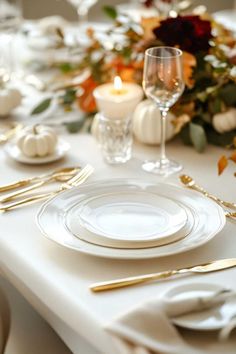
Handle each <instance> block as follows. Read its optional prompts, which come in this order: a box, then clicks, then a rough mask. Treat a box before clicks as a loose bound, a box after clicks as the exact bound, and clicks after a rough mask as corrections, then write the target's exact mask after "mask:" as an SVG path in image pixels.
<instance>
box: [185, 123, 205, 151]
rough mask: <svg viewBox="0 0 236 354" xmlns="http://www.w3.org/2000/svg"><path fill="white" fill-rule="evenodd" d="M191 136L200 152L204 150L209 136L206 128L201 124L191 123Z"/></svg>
mask: <svg viewBox="0 0 236 354" xmlns="http://www.w3.org/2000/svg"><path fill="white" fill-rule="evenodd" d="M189 128H190V131H189V133H190V138H191V141H192V143H193V146H194V147H195V149H196V150H197V151H198V152H203V151H204V150H205V147H206V145H207V138H206V133H205V130H204V129H203V127H202V126H201V125H198V124H194V123H190V125H189Z"/></svg>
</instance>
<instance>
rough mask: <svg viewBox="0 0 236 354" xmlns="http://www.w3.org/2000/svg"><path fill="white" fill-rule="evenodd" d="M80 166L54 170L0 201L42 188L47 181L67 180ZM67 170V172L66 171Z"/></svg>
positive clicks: (6, 200)
mask: <svg viewBox="0 0 236 354" xmlns="http://www.w3.org/2000/svg"><path fill="white" fill-rule="evenodd" d="M79 169H80V168H78V167H74V168H67V169H66V168H65V169H63V171H59V172H54V173H52V174H51V176H49V177H47V178H44V179H43V180H42V181H40V182H38V183H35V184H32V185H30V186H29V187H25V188H21V189H20V190H18V191H17V192H12V193H9V194H7V195H6V196H4V197H2V198H0V203H5V202H9V201H10V200H12V199H14V198H16V197H19V196H21V195H22V194H25V193H28V192H30V191H32V190H34V189H37V188H40V187H42V186H44V185H45V184H47V183H50V182H53V181H58V182H66V181H68V180H69V179H70V178H71V177H73V176H74V175H75V173H76V172H78V171H79ZM66 170H67V172H66Z"/></svg>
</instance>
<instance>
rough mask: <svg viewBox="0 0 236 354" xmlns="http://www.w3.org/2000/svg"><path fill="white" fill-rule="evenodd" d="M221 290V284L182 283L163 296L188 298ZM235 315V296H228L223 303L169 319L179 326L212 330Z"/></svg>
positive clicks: (219, 327)
mask: <svg viewBox="0 0 236 354" xmlns="http://www.w3.org/2000/svg"><path fill="white" fill-rule="evenodd" d="M220 290H222V286H220V285H217V284H209V283H200V284H198V283H192V284H183V285H180V286H176V287H173V288H171V289H170V290H169V291H167V292H166V293H165V298H169V299H173V300H184V299H190V298H197V297H204V296H208V295H209V296H211V295H213V294H215V293H216V292H218V291H220ZM234 315H236V297H235V296H232V297H229V298H228V299H227V300H226V301H225V302H224V303H223V304H220V305H218V306H214V307H211V308H209V309H206V310H203V311H195V312H191V313H188V314H185V315H181V316H178V317H175V318H171V321H172V322H173V323H174V324H175V325H178V326H180V327H183V328H188V329H193V330H198V331H213V330H219V329H221V328H223V327H225V326H226V325H227V324H228V323H229V321H230V320H231V318H232V317H233V316H234Z"/></svg>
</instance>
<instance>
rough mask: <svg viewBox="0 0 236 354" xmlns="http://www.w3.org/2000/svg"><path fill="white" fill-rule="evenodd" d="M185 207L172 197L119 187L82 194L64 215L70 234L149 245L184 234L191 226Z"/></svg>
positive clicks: (116, 243) (111, 242)
mask: <svg viewBox="0 0 236 354" xmlns="http://www.w3.org/2000/svg"><path fill="white" fill-rule="evenodd" d="M191 216H192V215H190V213H189V211H188V210H186V208H184V207H183V206H182V205H179V204H177V203H176V202H175V201H173V200H171V199H169V198H166V197H162V196H159V195H156V194H152V193H147V192H141V191H140V192H139V193H137V192H132V191H127V190H125V189H124V188H123V190H122V189H121V190H120V191H119V192H111V193H106V194H101V195H99V196H93V197H91V198H86V199H85V200H82V201H81V202H79V203H78V204H76V205H75V206H74V207H73V208H71V209H70V210H69V211H68V213H67V215H66V226H67V228H68V229H69V230H70V231H71V232H72V234H73V235H75V236H77V237H79V238H81V239H83V240H85V241H87V242H91V243H94V244H98V245H102V246H107V247H116V248H143V247H153V246H160V245H163V244H167V243H170V242H173V241H177V240H179V239H181V238H183V237H185V236H186V235H187V234H188V233H189V231H190V228H191V227H192V222H190V219H191V220H192V219H193V218H192V217H191Z"/></svg>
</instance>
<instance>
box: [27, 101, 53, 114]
mask: <svg viewBox="0 0 236 354" xmlns="http://www.w3.org/2000/svg"><path fill="white" fill-rule="evenodd" d="M51 102H52V98H46V99H45V100H43V101H42V102H40V103H39V104H38V105H37V106H36V107H35V108H34V109H33V110H32V112H31V115H35V114H40V113H43V112H44V111H46V109H48V108H49V106H50V104H51Z"/></svg>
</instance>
